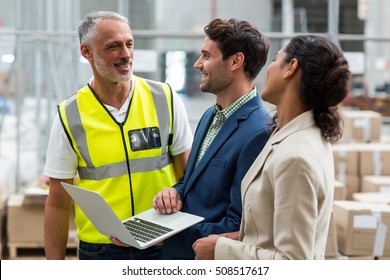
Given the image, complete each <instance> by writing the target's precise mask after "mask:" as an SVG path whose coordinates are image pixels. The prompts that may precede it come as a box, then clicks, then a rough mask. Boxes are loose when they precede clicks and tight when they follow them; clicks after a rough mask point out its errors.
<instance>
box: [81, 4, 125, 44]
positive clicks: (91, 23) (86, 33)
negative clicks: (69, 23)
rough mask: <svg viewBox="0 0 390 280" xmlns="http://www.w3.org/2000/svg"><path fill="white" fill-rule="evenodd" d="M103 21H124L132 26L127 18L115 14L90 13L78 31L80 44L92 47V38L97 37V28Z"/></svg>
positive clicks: (103, 12) (105, 12)
mask: <svg viewBox="0 0 390 280" xmlns="http://www.w3.org/2000/svg"><path fill="white" fill-rule="evenodd" d="M103 19H115V20H119V21H123V22H125V23H127V24H128V25H129V26H130V23H129V20H128V19H127V18H126V17H124V16H122V15H120V14H118V13H115V12H107V11H98V12H92V13H89V14H87V15H86V16H85V18H84V19H83V20H82V21H81V22H80V25H79V27H78V30H77V31H78V35H79V40H80V44H84V43H86V44H88V45H90V44H91V43H92V38H93V36H94V35H95V26H96V24H97V23H98V22H100V21H101V20H103Z"/></svg>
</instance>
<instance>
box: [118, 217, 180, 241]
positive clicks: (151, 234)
mask: <svg viewBox="0 0 390 280" xmlns="http://www.w3.org/2000/svg"><path fill="white" fill-rule="evenodd" d="M123 224H124V225H125V226H126V228H127V229H128V230H129V231H130V232H131V235H133V237H134V238H135V239H136V240H138V241H141V242H144V243H146V242H148V241H151V240H153V239H155V238H157V237H160V236H162V235H164V234H166V233H168V232H170V231H173V229H171V228H167V227H163V226H160V225H158V224H155V223H152V222H148V221H145V220H142V219H139V218H135V219H134V220H128V221H126V222H124V223H123Z"/></svg>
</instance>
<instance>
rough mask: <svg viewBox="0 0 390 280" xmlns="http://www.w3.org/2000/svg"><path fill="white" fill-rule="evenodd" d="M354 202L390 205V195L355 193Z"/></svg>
mask: <svg viewBox="0 0 390 280" xmlns="http://www.w3.org/2000/svg"><path fill="white" fill-rule="evenodd" d="M353 200H355V201H360V202H366V203H377V204H388V205H390V193H379V192H366V193H354V194H353ZM389 231H390V228H389Z"/></svg>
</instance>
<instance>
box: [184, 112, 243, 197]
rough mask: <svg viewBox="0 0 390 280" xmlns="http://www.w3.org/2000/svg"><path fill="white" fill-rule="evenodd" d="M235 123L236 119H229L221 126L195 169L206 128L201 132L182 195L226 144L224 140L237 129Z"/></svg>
mask: <svg viewBox="0 0 390 280" xmlns="http://www.w3.org/2000/svg"><path fill="white" fill-rule="evenodd" d="M237 126H238V125H237V122H236V119H234V120H232V119H231V118H229V120H227V122H226V123H225V124H224V125H223V127H222V128H221V130H220V131H219V132H218V134H217V136H216V137H215V138H214V140H213V141H212V142H211V144H210V146H209V147H208V149H207V151H206V152H205V154H204V155H203V157H202V159H201V160H200V161H199V164H198V166H196V167H195V161H196V157H197V156H198V152H199V149H200V147H201V145H202V142H203V139H204V137H205V135H206V133H207V129H208V127H209V126H207V128H206V129H205V131H204V132H203V137H202V138H201V140H202V141H199V142H200V143H197V147H196V150H195V153H194V158H191V167H190V168H191V169H190V170H191V171H192V172H191V173H192V174H191V175H190V178H189V180H188V182H186V183H185V184H186V187H185V191H184V195H185V194H186V193H187V192H188V190H189V189H190V188H191V186H192V184H193V183H194V182H195V181H196V179H197V177H198V176H199V175H200V174H201V173H202V171H203V170H204V169H205V168H206V167H207V165H208V163H209V162H210V160H211V159H212V158H213V157H214V155H215V154H216V153H217V152H218V150H219V149H220V147H221V146H222V145H223V144H224V143H225V142H226V139H228V138H229V136H230V135H231V134H232V133H234V131H235V130H236V129H237Z"/></svg>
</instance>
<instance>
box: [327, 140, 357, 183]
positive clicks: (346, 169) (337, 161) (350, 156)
mask: <svg viewBox="0 0 390 280" xmlns="http://www.w3.org/2000/svg"><path fill="white" fill-rule="evenodd" d="M357 147H358V146H357V145H356V144H335V145H332V150H333V160H334V172H335V174H336V175H338V174H340V175H344V176H346V175H358V174H359V151H358V149H357Z"/></svg>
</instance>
